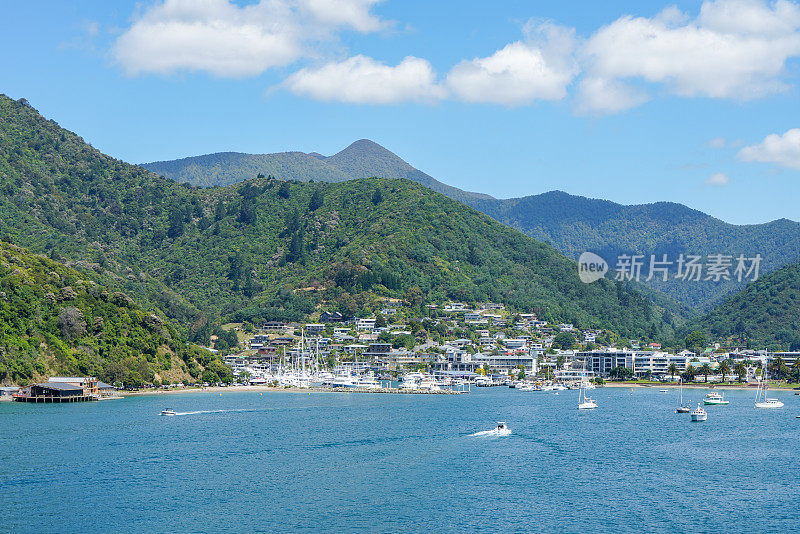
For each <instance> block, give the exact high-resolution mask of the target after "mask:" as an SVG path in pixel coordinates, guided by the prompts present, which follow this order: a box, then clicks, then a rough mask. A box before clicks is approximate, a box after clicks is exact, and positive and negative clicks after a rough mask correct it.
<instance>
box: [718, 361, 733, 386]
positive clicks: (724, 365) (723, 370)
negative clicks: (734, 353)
mask: <svg viewBox="0 0 800 534" xmlns="http://www.w3.org/2000/svg"><path fill="white" fill-rule="evenodd" d="M730 371H731V361H730V360H729V359H724V360H722V361H721V362H719V372H720V374H721V375H722V381H723V382H725V375H727V374H728V373H730Z"/></svg>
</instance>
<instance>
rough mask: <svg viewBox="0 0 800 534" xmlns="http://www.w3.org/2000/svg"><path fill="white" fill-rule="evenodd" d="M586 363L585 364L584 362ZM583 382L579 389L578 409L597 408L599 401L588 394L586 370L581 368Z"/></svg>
mask: <svg viewBox="0 0 800 534" xmlns="http://www.w3.org/2000/svg"><path fill="white" fill-rule="evenodd" d="M584 365H585V364H584ZM581 371H582V372H581V384H580V390H579V391H578V409H579V410H592V409H594V408H597V403H596V402H595V401H594V400H593V399H590V398H589V397H587V396H586V382H587V380H586V372H585V371H584V369H583V368H581Z"/></svg>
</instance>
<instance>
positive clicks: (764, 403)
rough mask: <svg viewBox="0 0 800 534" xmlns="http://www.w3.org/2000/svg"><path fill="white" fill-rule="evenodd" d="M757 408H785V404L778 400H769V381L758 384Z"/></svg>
mask: <svg viewBox="0 0 800 534" xmlns="http://www.w3.org/2000/svg"><path fill="white" fill-rule="evenodd" d="M755 407H756V408H783V403H782V402H781V401H779V400H778V399H768V398H767V381H766V379H764V380H761V381H760V382H759V383H758V391H757V392H756V404H755Z"/></svg>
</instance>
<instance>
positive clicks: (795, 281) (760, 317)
mask: <svg viewBox="0 0 800 534" xmlns="http://www.w3.org/2000/svg"><path fill="white" fill-rule="evenodd" d="M693 330H699V331H703V332H707V333H710V334H711V335H712V336H714V337H715V338H716V339H728V342H729V343H730V344H731V345H734V346H735V345H738V346H745V345H746V344H748V341H749V346H750V347H751V348H754V349H759V348H764V347H768V348H770V349H783V350H786V349H789V350H800V264H797V263H795V264H792V265H787V266H785V267H782V268H780V269H778V270H777V271H775V272H773V273H770V274H768V275H767V276H765V277H763V278H761V279H759V280H757V281H756V282H753V283H751V284H748V285H747V287H746V288H744V290H742V291H740V292H739V293H736V294H735V295H732V296H730V297H728V298H727V299H725V300H724V301H723V302H722V303H721V304H720V305H719V306H717V307H716V308H714V310H712V311H711V312H710V313H708V314H707V315H705V316H704V317H702V318H700V319H697V320H695V321H693V322H692V323H690V324H689V325H687V327H686V331H687V332H688V331H693Z"/></svg>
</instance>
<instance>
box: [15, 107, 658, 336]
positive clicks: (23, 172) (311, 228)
mask: <svg viewBox="0 0 800 534" xmlns="http://www.w3.org/2000/svg"><path fill="white" fill-rule="evenodd" d="M0 119H2V120H0V177H2V183H0V208H2V212H1V213H0V234H7V235H10V236H11V237H12V238H13V240H15V241H16V242H18V243H21V244H23V245H26V246H29V247H31V248H32V249H33V250H34V251H36V252H46V253H47V254H48V255H50V256H52V257H56V258H64V259H67V260H70V261H72V262H76V264H78V265H79V266H81V265H82V266H85V267H89V268H92V269H94V270H96V271H100V272H102V274H103V275H104V276H106V277H107V278H108V279H110V280H114V281H115V283H118V284H120V285H125V286H126V287H128V288H130V289H129V291H131V292H134V291H135V292H136V293H135V294H139V295H142V296H143V297H144V298H147V299H148V300H149V301H150V302H153V303H155V304H157V305H159V307H160V308H161V309H163V310H164V311H165V312H166V313H167V314H168V315H169V316H170V317H178V318H182V321H183V322H184V324H185V325H186V328H187V330H188V335H189V336H190V337H191V336H193V335H195V334H196V333H197V332H198V331H199V330H200V327H199V326H198V325H203V324H206V323H205V321H204V318H205V317H209V318H222V319H225V320H227V319H231V318H233V319H250V320H254V321H255V320H261V319H270V318H273V319H301V318H303V317H304V315H305V314H307V313H309V312H311V311H313V310H314V309H315V306H322V307H325V308H333V309H336V308H338V309H341V310H342V311H344V312H345V313H348V314H355V313H369V312H370V311H372V310H374V309H376V308H377V307H378V306H381V303H380V302H379V300H378V299H380V298H383V297H397V298H403V299H404V300H405V301H406V302H407V304H408V305H410V306H412V307H416V308H418V309H419V310H422V308H423V305H424V304H425V303H433V302H441V301H444V300H447V299H458V300H465V301H468V302H474V301H479V300H496V301H501V302H505V303H508V304H510V305H512V306H515V307H517V308H519V309H521V310H538V311H539V312H540V314H541V315H542V316H543V317H545V318H548V319H552V320H558V321H561V320H563V321H567V322H572V323H575V324H578V325H581V326H586V327H598V328H607V329H611V330H614V331H616V332H618V333H620V334H621V335H624V336H635V337H642V338H646V337H648V336H649V337H655V336H657V335H658V334H659V332H661V331H662V329H663V328H665V326H664V325H665V323H668V322H669V318H668V317H664V316H662V313H661V311H660V310H654V309H653V308H652V306H651V305H650V304H649V303H648V302H647V301H646V300H645V299H644V298H643V297H641V295H640V294H639V293H637V292H636V291H633V290H631V289H629V288H627V287H626V286H623V285H620V284H618V283H615V282H611V281H601V282H600V283H596V284H592V285H585V284H583V283H581V282H580V281H579V279H578V277H577V274H576V269H575V264H574V263H573V262H572V261H570V260H568V259H567V258H565V257H564V256H562V255H561V254H560V253H559V252H557V251H556V250H555V249H553V248H552V247H550V246H548V245H545V244H542V243H540V242H538V241H535V240H533V239H531V238H529V237H526V236H525V235H523V234H521V233H520V232H517V231H515V230H512V229H510V228H508V227H506V226H504V225H501V224H499V223H497V222H496V221H494V220H492V219H491V218H489V217H487V216H485V215H483V214H480V213H479V212H477V211H475V210H473V209H471V208H468V207H465V206H464V205H462V204H459V203H457V202H455V201H452V200H450V199H448V198H447V197H445V196H443V195H441V194H438V193H436V192H433V191H431V190H429V189H426V188H425V187H422V186H421V185H419V184H417V183H414V182H411V181H408V180H400V179H395V180H390V179H360V180H354V181H348V182H340V183H336V184H326V183H300V182H289V181H280V180H276V179H269V178H263V179H255V180H251V181H248V182H246V183H244V184H237V185H234V186H229V187H225V188H211V189H203V188H197V187H192V186H190V185H187V184H177V183H175V182H173V181H172V180H168V179H163V178H159V177H157V176H155V175H153V174H151V173H149V172H147V171H145V170H144V169H142V168H140V167H136V166H132V165H128V164H125V163H123V162H121V161H118V160H114V159H113V158H110V157H108V156H105V155H103V154H101V153H100V152H98V151H97V150H95V149H93V148H92V147H90V146H88V145H87V144H85V143H84V142H83V141H82V140H81V139H80V138H79V137H77V136H76V135H74V134H72V133H70V132H68V131H66V130H63V129H61V128H60V127H58V125H57V124H56V123H54V122H52V121H48V120H46V119H44V118H42V117H41V116H40V115H39V114H38V113H36V111H35V110H34V109H33V108H31V107H30V106H29V105H27V103H25V102H20V101H13V100H11V99H8V98H5V97H2V98H0Z"/></svg>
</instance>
